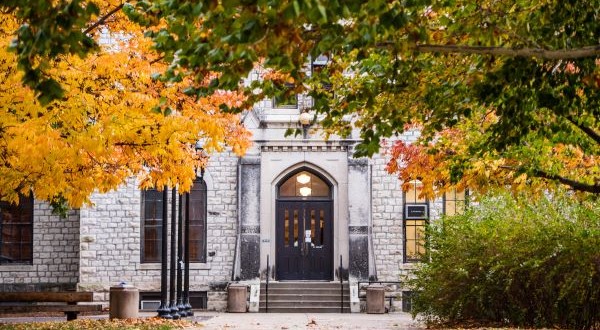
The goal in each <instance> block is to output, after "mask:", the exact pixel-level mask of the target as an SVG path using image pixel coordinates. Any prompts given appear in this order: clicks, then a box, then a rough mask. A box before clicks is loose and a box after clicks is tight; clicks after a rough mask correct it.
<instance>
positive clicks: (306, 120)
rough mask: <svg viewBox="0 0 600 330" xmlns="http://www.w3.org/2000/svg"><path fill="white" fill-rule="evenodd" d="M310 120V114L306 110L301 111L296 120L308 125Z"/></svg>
mask: <svg viewBox="0 0 600 330" xmlns="http://www.w3.org/2000/svg"><path fill="white" fill-rule="evenodd" d="M311 120H312V116H311V115H310V114H309V113H308V112H303V113H301V114H300V117H298V121H299V122H300V125H302V126H307V125H310V122H311Z"/></svg>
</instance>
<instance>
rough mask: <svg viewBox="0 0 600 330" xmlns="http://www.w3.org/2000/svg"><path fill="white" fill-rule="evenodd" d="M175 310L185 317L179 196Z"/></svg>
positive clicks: (180, 199)
mask: <svg viewBox="0 0 600 330" xmlns="http://www.w3.org/2000/svg"><path fill="white" fill-rule="evenodd" d="M177 215H178V218H179V219H178V223H177V309H178V314H179V316H180V317H185V316H187V312H186V311H185V305H184V304H183V297H182V294H183V290H182V287H181V286H182V284H183V283H182V271H183V269H182V267H183V196H182V195H179V209H178V212H177Z"/></svg>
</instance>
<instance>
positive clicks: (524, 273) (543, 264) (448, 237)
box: [410, 195, 600, 329]
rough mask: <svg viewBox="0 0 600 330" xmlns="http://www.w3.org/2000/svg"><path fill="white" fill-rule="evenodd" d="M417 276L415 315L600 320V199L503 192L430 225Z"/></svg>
mask: <svg viewBox="0 0 600 330" xmlns="http://www.w3.org/2000/svg"><path fill="white" fill-rule="evenodd" d="M428 233H429V243H428V249H427V251H428V252H427V256H426V257H425V260H426V261H425V262H424V263H423V264H422V265H420V266H419V267H418V269H417V270H416V273H415V278H414V279H413V280H411V282H410V283H411V286H412V289H413V290H414V291H415V292H416V294H415V296H414V299H413V315H416V314H417V313H418V314H419V315H421V316H423V317H424V318H425V320H427V321H430V322H442V323H446V324H448V323H458V324H463V325H464V324H473V323H475V324H479V325H491V324H494V325H510V326H535V327H556V326H558V327H566V328H580V329H589V328H593V327H598V326H599V325H600V205H599V203H598V202H581V201H576V200H572V199H570V198H568V197H564V196H558V197H557V196H553V197H552V198H541V199H538V200H536V201H530V200H529V199H526V198H520V199H513V198H512V197H510V196H508V195H497V196H493V197H487V198H485V199H483V200H482V201H481V202H480V204H479V206H477V207H473V208H472V209H471V210H469V211H468V212H467V213H466V214H465V215H462V216H456V217H447V218H445V219H443V220H440V221H439V222H437V223H434V224H432V225H431V226H430V228H428Z"/></svg>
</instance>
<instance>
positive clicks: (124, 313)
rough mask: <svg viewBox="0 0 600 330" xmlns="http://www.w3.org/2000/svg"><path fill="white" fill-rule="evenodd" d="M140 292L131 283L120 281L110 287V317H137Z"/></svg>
mask: <svg viewBox="0 0 600 330" xmlns="http://www.w3.org/2000/svg"><path fill="white" fill-rule="evenodd" d="M139 301H140V292H139V291H138V289H136V288H134V287H133V286H132V285H128V284H127V283H120V284H119V285H117V286H111V287H110V306H109V309H110V312H109V317H110V318H111V319H130V318H137V317H138V312H139V308H138V305H139Z"/></svg>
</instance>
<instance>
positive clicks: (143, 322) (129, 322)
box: [0, 317, 198, 330]
mask: <svg viewBox="0 0 600 330" xmlns="http://www.w3.org/2000/svg"><path fill="white" fill-rule="evenodd" d="M197 325H198V324H194V323H193V322H190V321H187V320H165V319H161V318H158V317H152V318H144V319H125V320H117V319H113V320H106V319H104V320H92V319H80V320H73V321H68V322H67V321H58V322H57V321H49V322H29V323H14V324H0V330H41V329H44V330H78V329H86V330H96V329H97V330H151V329H152V330H154V329H158V330H171V329H183V328H189V327H191V326H197Z"/></svg>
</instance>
